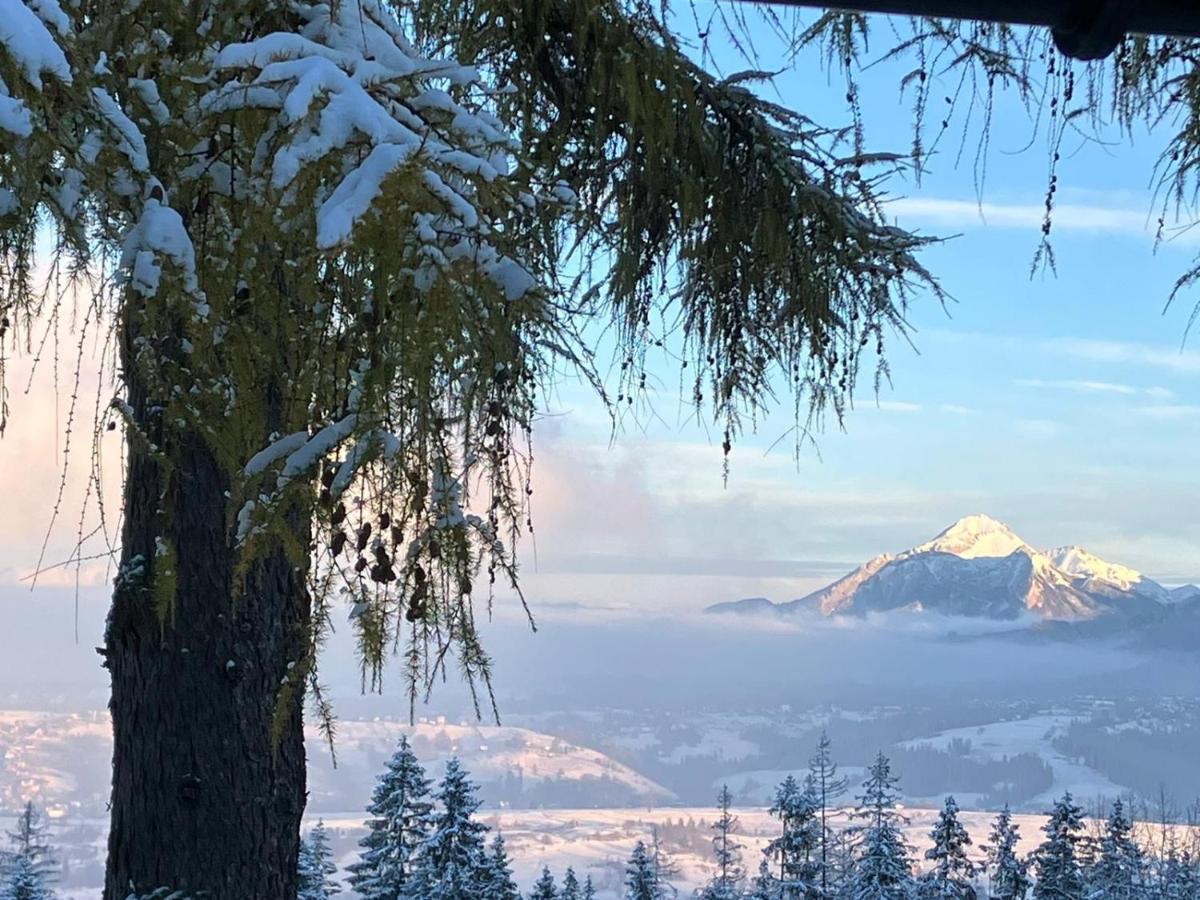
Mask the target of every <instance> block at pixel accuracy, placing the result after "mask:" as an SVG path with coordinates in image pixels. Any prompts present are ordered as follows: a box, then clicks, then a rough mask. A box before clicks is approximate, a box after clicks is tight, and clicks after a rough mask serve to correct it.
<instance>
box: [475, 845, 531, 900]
mask: <svg viewBox="0 0 1200 900" xmlns="http://www.w3.org/2000/svg"><path fill="white" fill-rule="evenodd" d="M479 896H480V900H520V896H521V895H520V894H519V893H518V891H517V884H516V882H515V881H513V877H512V867H511V866H510V865H509V862H508V850H507V848H506V847H505V845H504V835H502V834H500V833H499V832H497V833H496V836H495V837H494V838H492V844H491V847H490V848H489V850H488V857H487V864H486V867H485V870H484V874H483V879H482V884H481V886H480V891H479Z"/></svg>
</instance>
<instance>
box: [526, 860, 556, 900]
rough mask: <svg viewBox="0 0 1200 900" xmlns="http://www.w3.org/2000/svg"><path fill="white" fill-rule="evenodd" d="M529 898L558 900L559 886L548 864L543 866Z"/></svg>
mask: <svg viewBox="0 0 1200 900" xmlns="http://www.w3.org/2000/svg"><path fill="white" fill-rule="evenodd" d="M529 900H558V886H557V885H556V884H555V883H554V875H552V874H551V872H550V869H549V867H548V866H542V874H541V875H540V876H539V877H538V880H537V884H535V885H534V886H533V890H532V891H530V893H529Z"/></svg>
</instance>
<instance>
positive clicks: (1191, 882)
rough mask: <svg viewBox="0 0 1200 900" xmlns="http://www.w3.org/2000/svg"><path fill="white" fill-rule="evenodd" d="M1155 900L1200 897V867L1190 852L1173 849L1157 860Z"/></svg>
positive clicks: (1153, 895) (1179, 899)
mask: <svg viewBox="0 0 1200 900" xmlns="http://www.w3.org/2000/svg"><path fill="white" fill-rule="evenodd" d="M1157 868H1158V872H1157V873H1156V878H1155V881H1154V893H1152V894H1151V895H1150V896H1152V897H1153V898H1154V900H1185V898H1188V900H1190V898H1193V897H1200V866H1198V865H1197V862H1196V857H1195V856H1194V855H1193V853H1192V852H1191V851H1190V850H1179V849H1178V848H1171V849H1170V850H1168V851H1167V854H1166V856H1165V857H1164V858H1162V859H1159V860H1157Z"/></svg>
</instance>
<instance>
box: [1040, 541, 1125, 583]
mask: <svg viewBox="0 0 1200 900" xmlns="http://www.w3.org/2000/svg"><path fill="white" fill-rule="evenodd" d="M1046 555H1047V556H1049V557H1050V559H1052V560H1053V561H1054V565H1056V566H1058V568H1060V569H1062V570H1063V571H1064V572H1066V573H1067V574H1068V575H1075V576H1078V577H1080V578H1098V579H1100V580H1101V581H1107V582H1108V583H1110V584H1115V585H1117V586H1119V587H1123V588H1126V589H1128V588H1131V587H1133V586H1134V585H1135V584H1137V583H1138V582H1139V581H1141V580H1142V573H1141V572H1139V571H1137V570H1136V569H1131V568H1129V567H1128V566H1122V565H1118V564H1117V563H1110V562H1107V561H1106V560H1103V559H1101V558H1100V557H1098V556H1096V555H1095V554H1093V553H1088V551H1086V550H1084V549H1083V548H1082V547H1055V548H1054V549H1053V550H1048V551H1046Z"/></svg>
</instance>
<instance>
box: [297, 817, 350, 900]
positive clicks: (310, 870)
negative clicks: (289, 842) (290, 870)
mask: <svg viewBox="0 0 1200 900" xmlns="http://www.w3.org/2000/svg"><path fill="white" fill-rule="evenodd" d="M299 869H300V873H299V874H300V889H299V890H298V891H297V893H296V900H330V898H331V897H333V895H334V894H338V893H341V890H342V886H341V885H340V884H338V883H337V881H335V880H334V879H333V875H334V874H335V873H336V872H337V865H336V864H335V863H334V861H333V851H332V849H331V848H330V846H329V832H328V831H327V830H326V828H325V823H324V822H320V821H318V822H317V824H316V825H314V826H313V829H312V831H310V832H309V833H308V837H305V838H301V839H300V859H299Z"/></svg>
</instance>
